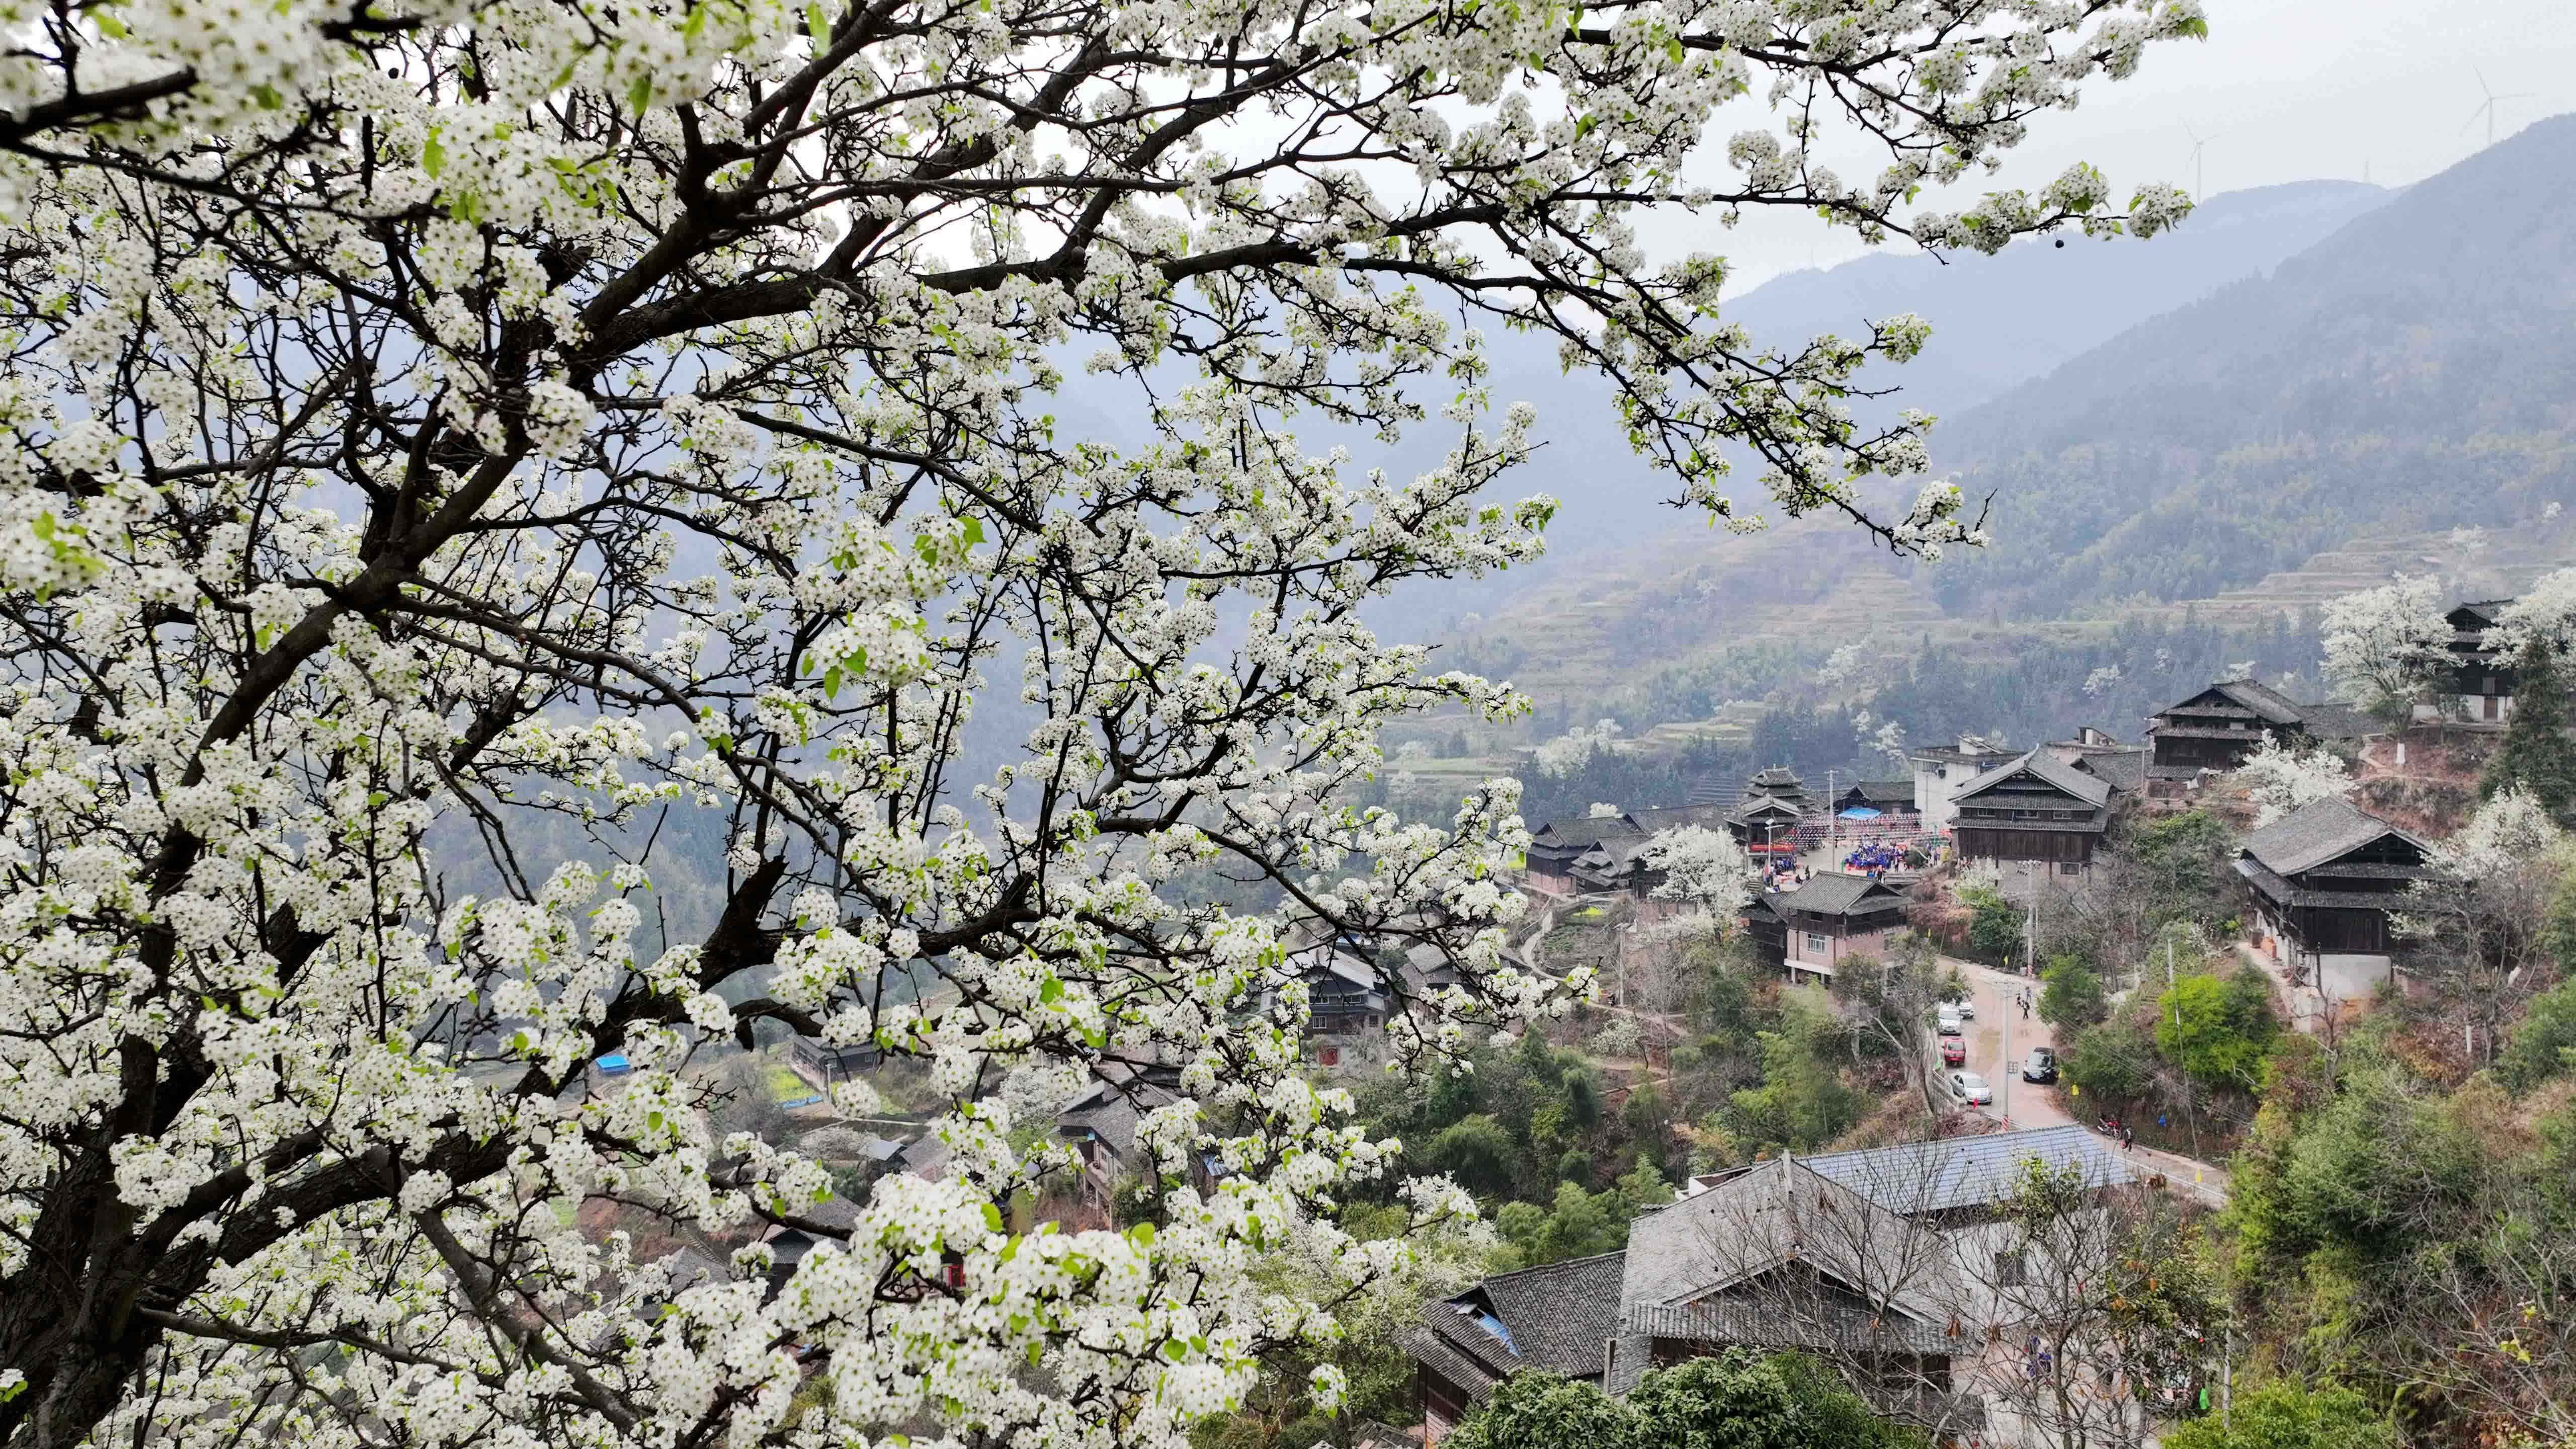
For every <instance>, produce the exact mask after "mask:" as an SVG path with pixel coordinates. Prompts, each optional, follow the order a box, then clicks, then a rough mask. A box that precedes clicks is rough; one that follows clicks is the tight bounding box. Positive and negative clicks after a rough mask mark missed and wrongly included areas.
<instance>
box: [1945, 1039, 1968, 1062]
mask: <svg viewBox="0 0 2576 1449" xmlns="http://www.w3.org/2000/svg"><path fill="white" fill-rule="evenodd" d="M1967 1064H1968V1044H1967V1043H1966V1042H1964V1041H1961V1040H1960V1039H1959V1038H1957V1037H1955V1036H1945V1037H1943V1038H1941V1065H1943V1066H1945V1067H1964V1066H1966V1065H1967Z"/></svg>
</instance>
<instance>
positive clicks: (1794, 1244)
mask: <svg viewBox="0 0 2576 1449" xmlns="http://www.w3.org/2000/svg"><path fill="white" fill-rule="evenodd" d="M1818 1214H1824V1215H1828V1216H1829V1217H1830V1218H1831V1227H1830V1228H1826V1229H1823V1230H1811V1225H1810V1220H1811V1219H1813V1218H1815V1217H1816V1216H1817V1215H1818ZM1921 1237H1922V1235H1921V1234H1920V1233H1918V1232H1917V1231H1916V1230H1914V1229H1913V1228H1911V1227H1909V1225H1908V1224H1906V1222H1905V1221H1904V1220H1903V1219H1902V1218H1900V1217H1898V1216H1897V1215H1896V1214H1895V1213H1892V1212H1890V1211H1888V1210H1886V1209H1884V1208H1882V1207H1880V1206H1878V1205H1877V1204H1876V1203H1874V1202H1871V1201H1869V1200H1868V1199H1866V1198H1864V1197H1863V1196H1861V1195H1860V1194H1857V1193H1854V1192H1852V1191H1851V1190H1850V1189H1848V1188H1846V1187H1844V1186H1843V1185H1842V1184H1841V1183H1839V1182H1836V1181H1834V1180H1832V1179H1830V1178H1825V1177H1823V1176H1821V1175H1820V1174H1818V1173H1815V1172H1813V1171H1811V1170H1810V1169H1809V1168H1808V1166H1807V1159H1805V1158H1802V1157H1801V1158H1782V1159H1777V1160H1774V1161H1770V1162H1762V1163H1756V1164H1755V1165H1753V1166H1752V1167H1749V1168H1747V1169H1745V1170H1744V1171H1743V1172H1740V1173H1738V1174H1736V1175H1735V1176H1734V1177H1731V1178H1729V1179H1727V1180H1726V1181H1724V1182H1721V1183H1719V1184H1718V1185H1717V1186H1715V1187H1712V1188H1709V1189H1708V1190H1706V1191H1704V1192H1699V1193H1694V1194H1692V1195H1691V1196H1689V1197H1686V1198H1683V1199H1682V1200H1680V1201H1679V1202H1676V1203H1674V1204H1672V1205H1671V1206H1669V1207H1662V1208H1657V1209H1655V1210H1654V1211H1653V1212H1650V1213H1643V1214H1640V1215H1639V1216H1638V1218H1637V1220H1636V1221H1635V1222H1634V1223H1632V1224H1630V1225H1629V1228H1628V1255H1627V1264H1626V1271H1625V1274H1624V1275H1623V1277H1622V1279H1621V1282H1620V1287H1619V1322H1620V1326H1621V1328H1622V1329H1623V1330H1625V1331H1629V1332H1636V1331H1641V1329H1642V1328H1643V1326H1644V1321H1645V1318H1646V1316H1647V1315H1649V1314H1651V1313H1652V1311H1653V1310H1656V1309H1662V1308H1671V1307H1676V1306H1679V1305H1684V1304H1689V1303H1692V1302H1694V1301H1696V1300H1699V1299H1702V1298H1705V1297H1707V1296H1708V1295H1710V1294H1713V1293H1722V1292H1726V1291H1727V1290H1729V1289H1733V1288H1737V1287H1739V1286H1741V1285H1744V1284H1746V1283H1749V1282H1752V1281H1753V1280H1756V1279H1759V1278H1761V1277H1762V1276H1763V1275H1765V1274H1767V1273H1770V1272H1772V1271H1773V1270H1775V1269H1777V1268H1779V1267H1780V1266H1781V1265H1783V1264H1785V1263H1787V1262H1789V1261H1791V1260H1792V1259H1793V1258H1797V1259H1801V1260H1804V1261H1806V1262H1809V1263H1812V1264H1814V1265H1815V1266H1816V1267H1818V1268H1821V1269H1823V1270H1824V1271H1826V1272H1828V1273H1831V1274H1833V1275H1834V1276H1836V1277H1838V1278H1841V1279H1843V1281H1845V1282H1847V1283H1868V1282H1869V1281H1870V1279H1871V1278H1872V1277H1873V1276H1876V1275H1875V1274H1873V1273H1872V1271H1871V1267H1872V1264H1873V1262H1883V1263H1896V1262H1903V1263H1904V1264H1905V1270H1906V1271H1905V1272H1904V1276H1905V1277H1906V1278H1907V1279H1909V1280H1912V1281H1909V1282H1905V1283H1891V1284H1885V1285H1873V1286H1874V1287H1884V1288H1886V1289H1888V1290H1890V1291H1891V1294H1892V1297H1893V1299H1894V1301H1895V1303H1896V1304H1897V1306H1898V1307H1900V1308H1902V1309H1904V1310H1905V1311H1906V1312H1907V1313H1909V1314H1913V1315H1915V1316H1918V1317H1925V1318H1928V1317H1931V1316H1932V1315H1934V1314H1935V1313H1938V1312H1940V1311H1941V1301H1940V1297H1939V1296H1938V1295H1934V1294H1931V1293H1926V1292H1923V1291H1920V1290H1921V1289H1925V1288H1929V1287H1930V1286H1931V1283H1930V1282H1929V1277H1928V1273H1927V1268H1928V1267H1929V1266H1930V1265H1927V1264H1924V1263H1921V1262H1916V1261H1909V1259H1912V1258H1919V1256H1920V1255H1919V1254H1913V1255H1909V1254H1907V1253H1906V1252H1905V1248H1906V1247H1907V1245H1908V1244H1910V1243H1914V1242H1917V1241H1919V1240H1920V1239H1921Z"/></svg>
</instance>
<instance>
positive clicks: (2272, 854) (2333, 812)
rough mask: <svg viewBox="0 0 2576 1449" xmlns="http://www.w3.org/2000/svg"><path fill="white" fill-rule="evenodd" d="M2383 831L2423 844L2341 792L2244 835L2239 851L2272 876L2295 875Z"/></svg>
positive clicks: (2346, 852)
mask: <svg viewBox="0 0 2576 1449" xmlns="http://www.w3.org/2000/svg"><path fill="white" fill-rule="evenodd" d="M2383 835H2394V836H2396V837H2398V838H2399V839H2401V840H2403V841H2405V842H2406V843H2408V844H2409V845H2412V846H2414V847H2415V849H2416V850H2417V851H2418V852H2421V851H2422V850H2423V849H2424V842H2422V841H2420V840H2417V839H2416V838H2415V837H2414V836H2412V835H2408V834H2407V833H2406V832H2405V831H2403V830H2400V829H2398V828H2397V827H2396V826H2394V825H2391V824H2389V823H2388V822H2387V821H2385V820H2382V819H2380V818H2379V817H2378V816H2376V815H2373V814H2371V813H2370V812H2368V811H2366V810H2364V809H2362V808H2361V807H2360V806H2358V805H2355V804H2353V803H2352V802H2351V801H2349V800H2346V799H2344V798H2343V797H2342V796H2340V795H2329V796H2327V797H2326V798H2324V799H2322V800H2311V801H2309V802H2308V803H2307V804H2305V805H2302V806H2300V807H2299V808H2298V809H2296V810H2293V811H2291V812H2290V813H2289V814H2287V815H2284V816H2282V817H2281V818H2280V819H2278V820H2275V821H2273V822H2272V823H2271V824H2269V825H2266V826H2264V827H2263V828H2262V829H2260V830H2257V831H2255V832H2254V833H2253V834H2251V835H2248V836H2246V837H2245V841H2244V845H2243V850H2244V853H2245V854H2247V855H2250V856H2252V857H2253V858H2254V859H2256V860H2258V861H2260V862H2262V863H2263V866H2264V868H2266V869H2268V870H2270V871H2272V872H2273V873H2274V874H2276V875H2284V876H2291V875H2297V874H2298V873H2299V872H2301V871H2303V870H2314V869H2315V868H2317V867H2318V866H2321V865H2324V864H2326V863H2327V862H2329V861H2332V860H2335V859H2338V858H2340V857H2342V856H2346V855H2350V854H2351V853H2353V852H2354V851H2356V850H2359V849H2361V848H2362V847H2363V846H2365V845H2368V844H2370V843H2371V842H2372V841H2374V840H2377V839H2379V838H2380V837H2381V836H2383Z"/></svg>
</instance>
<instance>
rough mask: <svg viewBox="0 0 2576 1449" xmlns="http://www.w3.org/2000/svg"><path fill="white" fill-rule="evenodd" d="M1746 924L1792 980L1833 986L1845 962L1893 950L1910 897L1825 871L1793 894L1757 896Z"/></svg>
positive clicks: (1858, 877) (1884, 885)
mask: <svg viewBox="0 0 2576 1449" xmlns="http://www.w3.org/2000/svg"><path fill="white" fill-rule="evenodd" d="M1744 924H1745V930H1746V931H1747V932H1748V933H1749V934H1750V935H1751V936H1752V938H1753V941H1754V943H1755V946H1756V949H1757V950H1758V951H1759V952H1760V953H1761V955H1762V958H1763V959H1764V960H1765V961H1767V962H1769V963H1770V964H1772V965H1774V966H1778V967H1781V968H1782V969H1784V970H1786V971H1787V972H1788V979H1789V980H1790V981H1792V982H1798V981H1824V982H1830V981H1832V980H1833V977H1834V972H1835V970H1836V968H1837V967H1838V966H1839V965H1840V964H1841V963H1842V961H1843V960H1844V958H1846V957H1849V956H1854V955H1859V954H1862V953H1869V954H1873V955H1875V954H1880V953H1883V952H1884V951H1885V950H1886V949H1887V942H1888V938H1889V937H1891V936H1893V935H1895V934H1896V932H1897V931H1898V930H1900V929H1902V928H1903V926H1904V925H1905V897H1904V896H1903V895H1902V894H1900V893H1899V892H1897V891H1896V890H1894V889H1892V888H1891V887H1889V886H1888V885H1887V883H1886V882H1884V881H1877V880H1872V879H1870V878H1869V877H1868V876H1864V875H1845V874H1842V873H1841V872H1835V871H1829V872H1823V873H1820V874H1818V875H1816V876H1813V877H1811V878H1810V879H1809V880H1807V882H1806V883H1805V884H1803V885H1798V886H1793V887H1791V888H1789V889H1787V890H1778V891H1759V892H1756V893H1755V895H1754V897H1753V900H1752V903H1751V904H1750V905H1748V906H1746V907H1745V912H1744Z"/></svg>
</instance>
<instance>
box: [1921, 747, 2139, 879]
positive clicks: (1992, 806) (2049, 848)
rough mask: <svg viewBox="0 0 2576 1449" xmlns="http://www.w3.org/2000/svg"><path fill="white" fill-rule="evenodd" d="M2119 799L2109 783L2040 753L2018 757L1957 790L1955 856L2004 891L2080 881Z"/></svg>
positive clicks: (2098, 776)
mask: <svg viewBox="0 0 2576 1449" xmlns="http://www.w3.org/2000/svg"><path fill="white" fill-rule="evenodd" d="M2118 797H2119V792H2118V790H2117V789H2116V788H2115V787H2114V786H2113V785H2112V783H2111V782H2110V781H2109V780H2106V779H2104V778H2102V777H2101V776H2100V775H2096V774H2094V773H2092V772H2091V771H2088V770H2086V769H2083V768H2082V767H2080V766H2078V765H2071V764H2068V763H2067V762H2065V761H2063V760H2060V759H2058V758H2057V757H2056V756H2054V755H2052V754H2050V753H2049V752H2048V751H2047V750H2045V749H2036V750H2032V751H2029V752H2028V753H2026V754H2022V755H2017V756H2015V757H2013V758H2012V759H2010V760H2007V761H2005V762H2004V763H2003V764H2000V765H1997V766H1996V767H1995V768H1993V769H1991V770H1988V771H1987V772H1986V773H1984V774H1982V775H1980V776H1978V777H1977V778H1976V779H1974V780H1971V781H1969V782H1968V783H1967V784H1966V785H1964V786H1962V787H1960V790H1959V794H1958V796H1957V798H1956V800H1955V801H1954V802H1953V804H1954V806H1955V808H1956V810H1957V824H1956V825H1955V826H1954V827H1953V828H1954V829H1955V831H1956V832H1957V840H1958V849H1959V854H1960V856H1961V857H1962V858H1963V859H1967V860H1972V861H1981V862H1984V863H1986V864H1989V865H1992V866H1994V867H1996V868H1997V869H1999V870H2001V871H2002V872H2003V874H2004V878H2005V884H2006V886H2007V887H2008V888H2017V889H2036V888H2037V886H2038V884H2039V883H2040V882H2041V881H2043V880H2045V879H2046V878H2047V877H2048V876H2049V875H2051V874H2054V875H2058V876H2080V875H2082V874H2083V873H2084V872H2085V871H2086V870H2087V869H2089V868H2090V867H2091V866H2092V864H2093V856H2094V853H2095V852H2096V851H2098V850H2099V849H2100V848H2101V846H2102V841H2103V838H2104V836H2106V835H2107V834H2108V833H2109V831H2110V828H2111V818H2112V814H2113V812H2114V809H2115V804H2116V801H2117V799H2118Z"/></svg>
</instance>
